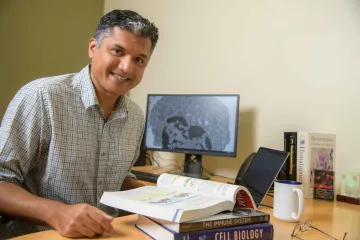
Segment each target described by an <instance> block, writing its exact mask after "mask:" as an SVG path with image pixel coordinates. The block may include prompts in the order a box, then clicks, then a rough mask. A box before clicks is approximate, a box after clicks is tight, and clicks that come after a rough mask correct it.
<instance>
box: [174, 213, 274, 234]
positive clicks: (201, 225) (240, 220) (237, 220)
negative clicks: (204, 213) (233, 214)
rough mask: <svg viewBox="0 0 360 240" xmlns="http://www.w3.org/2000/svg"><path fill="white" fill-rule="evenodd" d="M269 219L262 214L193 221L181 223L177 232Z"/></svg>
mask: <svg viewBox="0 0 360 240" xmlns="http://www.w3.org/2000/svg"><path fill="white" fill-rule="evenodd" d="M269 221H270V215H264V216H252V217H250V216H247V217H239V218H232V219H223V220H213V221H204V222H193V223H186V222H185V223H181V224H180V229H179V232H180V233H183V232H193V231H199V230H207V229H215V228H225V227H233V226H242V225H248V224H255V223H268V222H269Z"/></svg>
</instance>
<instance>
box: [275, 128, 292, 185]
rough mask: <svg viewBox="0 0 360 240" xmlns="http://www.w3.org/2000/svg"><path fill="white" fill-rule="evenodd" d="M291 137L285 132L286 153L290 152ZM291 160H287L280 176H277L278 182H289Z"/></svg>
mask: <svg viewBox="0 0 360 240" xmlns="http://www.w3.org/2000/svg"><path fill="white" fill-rule="evenodd" d="M289 150H290V149H289V137H288V132H284V151H286V152H289ZM289 167H290V166H289V158H288V159H286V160H285V163H284V165H283V167H282V168H281V170H280V172H279V174H278V175H277V179H278V180H288V179H289V170H288V169H289Z"/></svg>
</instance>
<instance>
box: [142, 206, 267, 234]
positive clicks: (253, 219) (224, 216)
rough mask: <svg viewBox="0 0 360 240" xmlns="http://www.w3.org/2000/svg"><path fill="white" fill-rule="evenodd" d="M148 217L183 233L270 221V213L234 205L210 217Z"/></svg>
mask: <svg viewBox="0 0 360 240" xmlns="http://www.w3.org/2000/svg"><path fill="white" fill-rule="evenodd" d="M143 217H145V216H142V215H139V218H143ZM150 219H152V220H153V221H155V222H157V223H158V224H160V225H161V226H163V227H165V228H167V229H169V230H171V231H174V232H176V233H183V232H193V231H199V230H206V229H216V228H225V227H232V226H241V225H249V224H255V223H265V222H269V221H270V214H268V213H265V212H261V211H259V210H256V209H253V208H239V207H236V208H234V210H233V211H224V212H220V213H218V214H215V215H213V216H210V217H205V218H200V219H196V220H192V221H188V222H182V223H175V222H169V221H166V220H162V219H158V218H150Z"/></svg>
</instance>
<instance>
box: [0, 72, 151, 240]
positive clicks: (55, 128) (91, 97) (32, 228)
mask: <svg viewBox="0 0 360 240" xmlns="http://www.w3.org/2000/svg"><path fill="white" fill-rule="evenodd" d="M89 68H90V66H86V67H85V68H84V69H82V70H81V71H80V72H79V73H77V74H67V75H61V76H55V77H49V78H42V79H38V80H35V81H32V82H30V83H28V84H27V85H25V86H24V87H22V88H21V89H20V90H19V92H18V93H17V94H16V95H15V97H14V98H13V100H12V101H11V102H10V104H9V106H8V109H7V111H6V113H5V115H4V118H3V121H2V124H1V126H0V184H1V182H10V183H14V184H16V185H19V186H21V187H23V188H24V189H26V190H27V191H29V192H30V193H32V194H34V195H37V196H40V197H43V198H47V199H53V200H57V201H60V202H63V203H66V204H77V203H88V204H90V205H92V206H95V207H97V208H99V209H101V210H103V211H105V212H107V213H108V214H110V215H112V216H117V215H118V214H119V212H118V210H116V209H113V208H110V207H107V206H105V205H102V204H100V203H99V200H100V198H101V195H102V193H103V192H104V191H119V190H120V188H121V185H122V183H123V181H124V179H125V177H127V176H130V177H134V176H133V175H132V174H131V173H129V171H130V169H131V167H132V165H133V164H134V163H135V161H136V159H137V157H138V155H139V148H140V142H141V138H142V134H143V130H144V116H143V112H142V110H141V109H140V108H139V106H138V105H136V104H135V103H134V102H132V101H131V100H130V99H129V98H128V97H127V96H122V97H120V98H119V100H118V102H117V108H116V110H115V111H114V112H112V114H111V115H110V117H109V118H108V120H106V121H105V120H104V114H103V111H102V110H101V108H100V106H99V102H98V99H97V97H96V94H95V89H94V86H93V84H92V82H91V79H90V76H89ZM0 224H1V223H0ZM6 229H7V230H6V233H5V234H6V235H5V236H2V233H0V238H1V237H6V238H8V237H14V236H18V235H22V234H26V233H31V232H36V231H41V230H45V229H49V227H46V226H45V227H44V226H38V225H35V224H30V223H24V222H20V221H11V222H10V223H8V224H7V226H6Z"/></svg>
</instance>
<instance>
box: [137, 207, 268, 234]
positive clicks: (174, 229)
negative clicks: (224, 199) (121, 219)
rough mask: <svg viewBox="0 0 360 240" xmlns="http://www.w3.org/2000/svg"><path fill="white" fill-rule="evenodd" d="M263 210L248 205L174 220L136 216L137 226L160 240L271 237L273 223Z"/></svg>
mask: <svg viewBox="0 0 360 240" xmlns="http://www.w3.org/2000/svg"><path fill="white" fill-rule="evenodd" d="M269 220H270V216H269V214H267V213H264V212H261V211H259V210H255V209H251V208H238V209H236V210H235V209H234V210H233V211H228V212H222V213H219V214H216V215H213V216H210V217H206V218H202V219H197V220H193V221H188V222H183V223H175V222H169V221H165V220H162V219H157V218H150V217H146V216H143V215H139V218H138V221H137V223H136V224H135V225H136V227H137V228H139V229H140V230H141V231H143V232H144V233H146V234H147V235H149V236H150V237H152V238H153V239H161V240H190V239H207V240H208V239H224V240H225V239H226V240H233V239H234V240H235V239H237V240H245V239H264V240H268V239H269V240H272V239H273V226H272V224H271V223H269Z"/></svg>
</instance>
